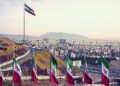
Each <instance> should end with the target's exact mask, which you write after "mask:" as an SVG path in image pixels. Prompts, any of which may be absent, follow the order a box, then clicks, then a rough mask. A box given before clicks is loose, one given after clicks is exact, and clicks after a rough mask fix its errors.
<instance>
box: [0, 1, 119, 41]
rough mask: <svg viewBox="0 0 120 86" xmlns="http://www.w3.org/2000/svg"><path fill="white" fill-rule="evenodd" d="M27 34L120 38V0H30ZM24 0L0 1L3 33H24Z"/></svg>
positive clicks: (0, 24) (1, 30) (0, 23)
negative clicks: (61, 33)
mask: <svg viewBox="0 0 120 86" xmlns="http://www.w3.org/2000/svg"><path fill="white" fill-rule="evenodd" d="M25 2H26V3H27V4H28V5H29V6H30V7H31V8H32V9H33V10H34V11H35V13H36V16H35V17H34V16H32V15H30V14H28V13H25V14H26V34H28V35H33V36H39V35H43V34H45V33H47V32H64V33H72V34H78V35H83V36H87V37H90V38H95V39H96V38H97V39H114V40H119V39H120V38H119V37H120V24H119V23H120V12H119V10H120V5H119V4H120V1H119V0H100V1H99V0H91V1H89V0H84V1H82V0H74V1H73V0H66V1H65V0H26V1H25ZM23 5H24V4H23V0H19V1H16V0H4V1H0V11H1V14H0V16H1V17H0V20H1V21H0V28H1V29H0V32H1V34H23Z"/></svg>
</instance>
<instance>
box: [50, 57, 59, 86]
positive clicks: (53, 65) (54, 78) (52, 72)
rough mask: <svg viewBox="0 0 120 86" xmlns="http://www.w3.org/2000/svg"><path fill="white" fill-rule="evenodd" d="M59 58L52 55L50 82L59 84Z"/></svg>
mask: <svg viewBox="0 0 120 86" xmlns="http://www.w3.org/2000/svg"><path fill="white" fill-rule="evenodd" d="M57 66H58V64H57V60H56V59H55V58H54V57H53V55H51V64H50V83H51V84H54V85H57V84H58V81H57V79H56V77H55V70H56V69H57Z"/></svg>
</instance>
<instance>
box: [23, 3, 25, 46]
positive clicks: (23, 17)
mask: <svg viewBox="0 0 120 86" xmlns="http://www.w3.org/2000/svg"><path fill="white" fill-rule="evenodd" d="M23 5H24V6H23V44H25V1H24V2H23Z"/></svg>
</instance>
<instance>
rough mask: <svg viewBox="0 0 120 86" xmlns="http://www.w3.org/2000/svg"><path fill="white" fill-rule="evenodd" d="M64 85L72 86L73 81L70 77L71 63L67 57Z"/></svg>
mask: <svg viewBox="0 0 120 86" xmlns="http://www.w3.org/2000/svg"><path fill="white" fill-rule="evenodd" d="M66 65H67V67H66V83H67V84H68V85H74V79H73V77H72V73H71V72H72V70H71V69H72V66H73V62H72V61H71V60H70V58H69V57H67V62H66Z"/></svg>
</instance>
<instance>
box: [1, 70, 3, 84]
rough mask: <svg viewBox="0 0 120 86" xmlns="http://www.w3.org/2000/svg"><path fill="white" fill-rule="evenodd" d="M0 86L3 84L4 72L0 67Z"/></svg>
mask: <svg viewBox="0 0 120 86" xmlns="http://www.w3.org/2000/svg"><path fill="white" fill-rule="evenodd" d="M0 86H3V73H2V70H1V68H0Z"/></svg>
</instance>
